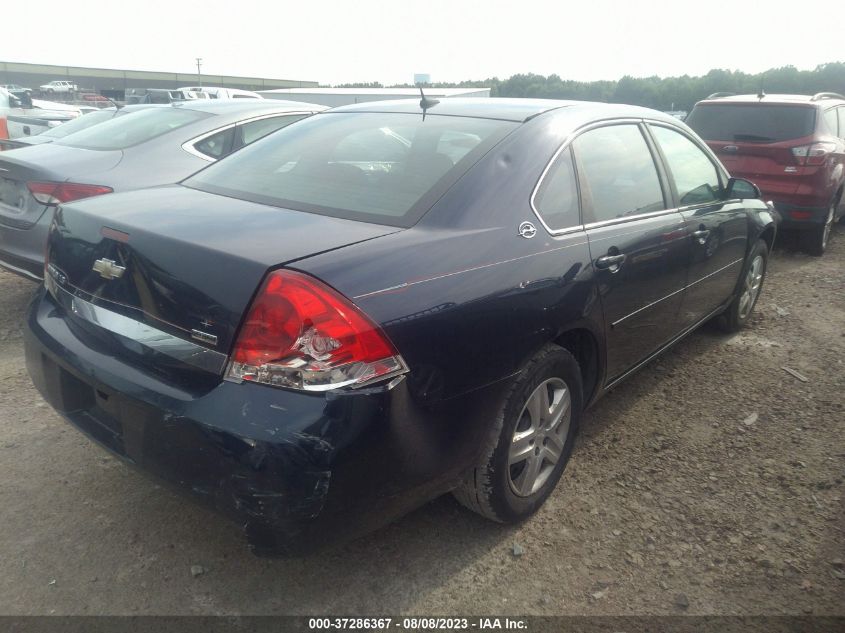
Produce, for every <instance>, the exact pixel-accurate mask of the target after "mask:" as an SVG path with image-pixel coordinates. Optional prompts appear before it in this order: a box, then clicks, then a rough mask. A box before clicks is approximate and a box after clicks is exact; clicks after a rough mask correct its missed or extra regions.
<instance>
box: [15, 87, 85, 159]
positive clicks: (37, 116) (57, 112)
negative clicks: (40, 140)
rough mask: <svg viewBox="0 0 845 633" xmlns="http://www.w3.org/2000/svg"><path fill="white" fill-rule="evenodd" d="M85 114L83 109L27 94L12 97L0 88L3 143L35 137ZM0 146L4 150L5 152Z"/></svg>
mask: <svg viewBox="0 0 845 633" xmlns="http://www.w3.org/2000/svg"><path fill="white" fill-rule="evenodd" d="M80 114H81V112H80V110H79V108H77V107H75V106H70V105H66V104H64V103H53V102H52V101H41V100H40V99H31V98H30V97H29V95H27V94H21V93H18V94H17V95H13V94H11V93H10V92H9V91H8V90H5V89H3V88H0V141H2V140H4V139H11V140H14V139H16V138H20V137H21V136H34V135H35V134H39V133H40V132H43V131H44V130H47V129H49V128H51V127H55V126H57V125H61V124H62V123H64V122H65V121H70V120H71V119H75V118H76V117H78V116H79V115H80ZM2 145H3V144H2V143H0V149H3V147H2Z"/></svg>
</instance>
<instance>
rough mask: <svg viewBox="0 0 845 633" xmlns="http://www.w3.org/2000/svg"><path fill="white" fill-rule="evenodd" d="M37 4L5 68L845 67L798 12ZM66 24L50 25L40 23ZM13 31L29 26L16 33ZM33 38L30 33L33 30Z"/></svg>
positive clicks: (667, 6) (357, 72)
mask: <svg viewBox="0 0 845 633" xmlns="http://www.w3.org/2000/svg"><path fill="white" fill-rule="evenodd" d="M37 5H38V9H37V11H36V12H35V13H33V9H32V6H33V5H32V3H31V2H29V1H28V0H20V1H11V0H10V1H9V2H6V3H4V8H3V11H2V13H3V22H4V24H6V25H7V27H6V28H4V29H3V35H2V38H0V61H11V62H30V63H42V64H58V65H67V66H93V67H100V68H118V69H132V70H155V71H168V72H185V73H190V72H196V62H195V58H196V57H202V59H203V65H202V72H203V73H204V74H218V75H245V76H251V77H266V78H276V79H299V80H310V81H319V82H320V83H321V84H324V85H333V84H339V83H351V82H364V81H379V82H381V83H383V84H385V85H390V84H394V83H412V82H413V75H414V73H428V74H430V75H431V80H432V81H455V82H456V81H461V80H464V79H476V80H480V79H486V78H488V77H499V78H500V79H505V78H507V77H510V76H511V75H513V74H516V73H529V72H530V73H537V74H541V75H549V74H552V73H556V74H558V75H560V76H561V77H562V78H564V79H576V80H584V81H589V80H596V79H619V78H620V77H622V76H624V75H631V76H634V77H645V76H651V75H659V76H662V77H667V76H675V75H684V74H689V75H701V74H704V73H706V72H707V71H708V70H710V69H711V68H725V69H730V70H742V71H745V72H750V73H754V72H760V71H763V70H766V69H768V68H774V67H779V66H786V65H792V66H796V67H798V68H800V69H811V68H814V67H815V66H817V65H818V64H822V63H828V62H834V61H845V47H843V46H842V45H841V44H840V41H841V38H838V37H834V36H830V35H824V24H823V23H820V22H819V20H820V19H823V16H824V12H823V11H822V12H819V11H812V10H800V9H801V8H802V7H805V8H806V7H809V6H810V5H809V4H808V3H803V4H801V3H798V4H796V3H794V2H790V3H787V2H786V1H785V0H758V1H757V2H752V1H748V0H733V1H731V2H728V1H723V0H673V1H664V0H641V1H631V2H616V1H609V0H580V1H575V2H538V1H535V0H522V1H521V2H502V1H499V0H486V1H476V0H451V1H449V0H425V1H420V0H414V1H407V0H390V1H383V0H316V1H311V2H308V0H300V1H299V2H295V3H294V2H286V1H284V0H278V1H274V0H262V1H257V0H229V1H219V0H202V1H197V0H170V1H168V2H162V1H160V0H147V1H145V2H104V1H103V0H74V1H73V2H67V0H61V2H59V1H57V0H42V1H41V2H38V3H37ZM44 15H52V16H55V17H56V19H44V20H42V19H41V18H39V17H38V16H44ZM8 25H17V26H16V27H15V28H8ZM26 25H29V26H26Z"/></svg>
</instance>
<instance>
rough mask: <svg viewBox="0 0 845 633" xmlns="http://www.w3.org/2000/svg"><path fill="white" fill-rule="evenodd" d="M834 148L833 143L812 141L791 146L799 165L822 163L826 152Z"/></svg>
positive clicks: (825, 158) (825, 157) (828, 152)
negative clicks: (810, 143) (809, 143)
mask: <svg viewBox="0 0 845 633" xmlns="http://www.w3.org/2000/svg"><path fill="white" fill-rule="evenodd" d="M835 150H836V145H834V144H833V143H813V144H812V145H802V146H800V147H793V148H792V155H793V156H795V158H797V159H798V164H799V165H824V162H825V161H826V160H827V156H828V154H830V153H831V152H834V151H835Z"/></svg>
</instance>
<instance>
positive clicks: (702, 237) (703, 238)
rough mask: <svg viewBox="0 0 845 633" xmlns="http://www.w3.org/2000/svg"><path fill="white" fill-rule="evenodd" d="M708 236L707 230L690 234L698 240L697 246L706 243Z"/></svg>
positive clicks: (708, 231)
mask: <svg viewBox="0 0 845 633" xmlns="http://www.w3.org/2000/svg"><path fill="white" fill-rule="evenodd" d="M708 235H710V230H709V229H699V230H697V231H693V232H692V236H693V237H694V238H695V239H697V240H698V243H699V244H704V243H705V242H706V241H707V236H708Z"/></svg>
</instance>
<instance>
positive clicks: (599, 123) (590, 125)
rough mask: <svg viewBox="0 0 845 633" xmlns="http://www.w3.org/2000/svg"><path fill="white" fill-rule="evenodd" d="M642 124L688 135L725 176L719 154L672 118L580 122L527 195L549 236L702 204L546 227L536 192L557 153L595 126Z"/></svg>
mask: <svg viewBox="0 0 845 633" xmlns="http://www.w3.org/2000/svg"><path fill="white" fill-rule="evenodd" d="M642 123H645V124H647V125H660V126H663V127H665V128H668V129H670V130H674V131H676V132H678V133H680V134H683V135H684V136H685V137H687V138H689V140H690V141H692V142H693V143H694V144H695V145H696V146H697V147H699V148H700V149H702V150H704V152H705V154H706V155H707V156H708V157H709V158H710V161H711V162H714V163H715V164H714V167H716V168H717V169H718V171H719V175H720V177H728V176H727V172H726V170H725V168H724V165H722V163H721V161H720V160H719V159H718V157H717V156H716V155H715V154H714V153H713V151H712V150H711V149H710V148H709V147H707V146H706V145H704V146H702V145H701V143H699V142H697V141H696V140H695V139H693V138H692V137H690V135H689V133H687V132H686V131H685V130H684V129H683V128H681V127H679V126H677V125H674V124H673V123H672V122H671V121H659V120H656V119H646V118H621V119H603V120H601V121H594V122H592V123H588V124H586V125H583V126H581V127H579V128H576V129H575V130H573V131H572V132H570V133H569V134H568V135H567V137H566V138H565V139H564V140H563V142H562V143H561V145H560V147H558V149H557V151H555V153H554V154H553V155H552V157H551V159H550V160H549V162H548V163H546V166H545V168H544V169H543V172H542V173H541V174H540V178H539V179H538V180H537V184H536V185H534V189H533V191H532V192H531V198H530V201H529V202H530V205H531V210H532V211H533V212H534V215H535V216H536V217H537V219H538V220H539V221H540V224H542V225H543V228H544V229H546V231H547V232H548V233H549V235H551V236H553V237H557V236H558V235H564V234H566V233H572V232H575V231H587V230H590V229H594V228H599V227H602V226H609V225H611V224H620V223H623V222H631V221H634V220H643V219H647V218H655V217H659V216H661V215H669V214H671V213H680V212H681V210H686V209H689V208H693V207H698V206H702V205H686V206H683V207H674V208H671V209H661V210H660V211H651V212H649V213H638V214H637V215H629V216H625V217H623V218H613V219H610V220H602V221H600V222H588V223H587V224H583V223H582V224H579V225H578V226H573V227H567V228H565V229H558V230H553V229H551V228H550V227H549V225H548V224H546V222H545V220H543V216H542V214H541V213H540V211H539V210H538V209H537V205H536V198H537V193H538V192H539V191H540V187H542V185H543V181H544V180H545V179H546V176H547V175H548V173H549V171H550V170H551V168H552V165H554V163H555V161H556V160H557V159H558V156H560V155H561V154H562V153H563V152H564V151H565V150H567V149H569V147H570V145H572V143H573V141H575V139H576V138H578V137H579V136H581V135H582V134H584V133H585V132H589V131H590V130H594V129H596V128H599V127H607V126H610V125H630V124H634V125H640V124H642ZM649 153H651V148H650V147H649ZM656 158H657V159H658V160H662V159H661V157H660V156H657V157H656ZM714 159H715V160H714ZM655 170H656V165H655ZM579 201H580V197H579ZM717 202H719V203H724V202H726V201H724V200H719V201H717ZM708 204H714V202H710V203H708Z"/></svg>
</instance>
